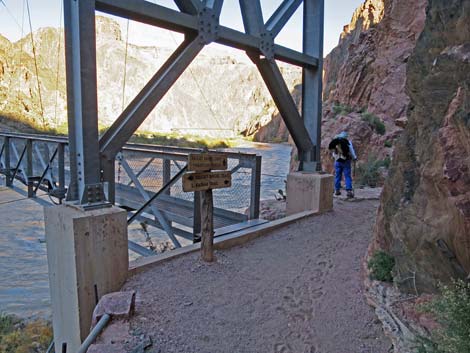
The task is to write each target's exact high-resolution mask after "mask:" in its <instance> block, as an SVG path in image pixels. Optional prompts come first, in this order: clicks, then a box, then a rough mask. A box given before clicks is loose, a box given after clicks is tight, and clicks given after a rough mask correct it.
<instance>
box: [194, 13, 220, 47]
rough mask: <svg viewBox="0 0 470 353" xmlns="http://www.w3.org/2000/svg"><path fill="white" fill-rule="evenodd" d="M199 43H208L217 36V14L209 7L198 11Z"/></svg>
mask: <svg viewBox="0 0 470 353" xmlns="http://www.w3.org/2000/svg"><path fill="white" fill-rule="evenodd" d="M198 32H199V37H198V38H199V43H201V44H210V43H212V42H214V41H215V40H216V39H217V38H218V36H219V16H218V15H217V14H216V13H215V12H214V10H212V9H211V8H209V7H204V8H203V9H202V10H201V11H199V13H198Z"/></svg>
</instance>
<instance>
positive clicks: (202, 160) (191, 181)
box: [183, 152, 232, 262]
mask: <svg viewBox="0 0 470 353" xmlns="http://www.w3.org/2000/svg"><path fill="white" fill-rule="evenodd" d="M187 168H188V171H189V173H186V174H184V175H183V191H184V192H191V191H194V192H200V195H201V197H200V209H201V256H202V259H203V260H204V261H207V262H212V261H214V201H213V198H212V196H213V195H212V189H220V188H228V187H231V186H232V173H230V172H229V171H225V170H226V169H227V156H226V155H224V154H223V153H210V152H204V153H190V154H189V156H188V166H187ZM211 169H218V170H219V171H213V172H212V171H211ZM195 206H196V205H195Z"/></svg>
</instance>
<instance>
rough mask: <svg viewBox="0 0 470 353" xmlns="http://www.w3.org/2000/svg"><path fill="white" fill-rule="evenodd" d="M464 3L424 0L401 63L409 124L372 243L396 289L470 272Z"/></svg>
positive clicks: (469, 83)
mask: <svg viewBox="0 0 470 353" xmlns="http://www.w3.org/2000/svg"><path fill="white" fill-rule="evenodd" d="M469 39H470V2H469V1H468V0H429V5H428V9H427V20H426V26H425V29H424V31H423V33H422V35H421V37H420V39H419V41H418V43H417V46H416V48H415V50H414V53H413V55H412V56H411V57H410V59H409V63H408V67H407V76H408V80H407V85H406V88H407V90H406V92H407V94H408V95H409V97H410V100H411V101H410V104H409V106H408V110H407V115H408V118H409V122H408V125H407V127H406V129H405V131H404V133H403V135H402V137H401V138H400V141H399V143H398V145H397V147H396V150H395V152H394V160H393V163H392V168H391V173H390V177H389V179H388V181H387V183H386V185H385V188H384V192H383V195H382V200H381V206H380V210H379V214H378V220H377V225H376V238H375V241H376V243H375V246H380V247H382V248H385V249H387V250H389V251H390V252H391V253H392V254H393V255H394V256H395V258H396V271H395V272H396V273H395V279H396V281H397V283H398V284H399V285H400V287H401V288H402V289H405V290H412V291H414V290H418V291H419V292H422V291H433V290H435V288H436V285H437V283H438V281H442V282H447V281H449V279H450V278H452V277H456V276H457V277H466V276H468V274H469V273H470V42H469Z"/></svg>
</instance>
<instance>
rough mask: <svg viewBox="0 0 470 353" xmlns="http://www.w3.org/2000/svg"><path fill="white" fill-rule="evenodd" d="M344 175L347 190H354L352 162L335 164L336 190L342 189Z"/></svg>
mask: <svg viewBox="0 0 470 353" xmlns="http://www.w3.org/2000/svg"><path fill="white" fill-rule="evenodd" d="M343 173H344V180H345V182H346V190H352V178H351V161H346V162H339V161H336V162H335V190H340V189H341V178H342V176H343Z"/></svg>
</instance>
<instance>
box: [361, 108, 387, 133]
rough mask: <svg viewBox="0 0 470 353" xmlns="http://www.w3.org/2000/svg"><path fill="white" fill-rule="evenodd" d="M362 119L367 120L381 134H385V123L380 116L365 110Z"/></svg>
mask: <svg viewBox="0 0 470 353" xmlns="http://www.w3.org/2000/svg"><path fill="white" fill-rule="evenodd" d="M362 120H363V121H366V122H367V123H368V124H369V125H370V127H372V128H373V129H374V130H375V132H377V133H378V134H379V135H385V131H386V129H385V124H384V123H383V122H382V120H380V118H379V117H378V116H376V115H374V114H372V113H369V112H364V113H362Z"/></svg>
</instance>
